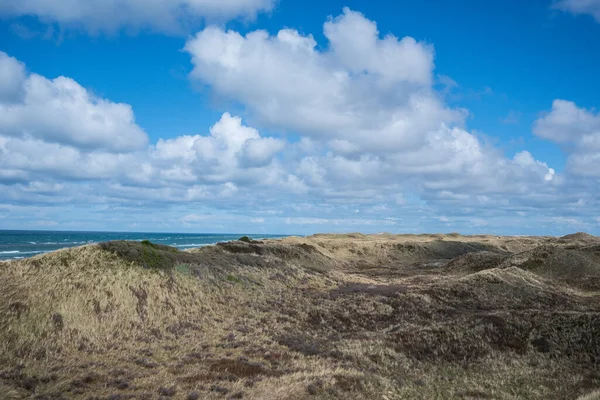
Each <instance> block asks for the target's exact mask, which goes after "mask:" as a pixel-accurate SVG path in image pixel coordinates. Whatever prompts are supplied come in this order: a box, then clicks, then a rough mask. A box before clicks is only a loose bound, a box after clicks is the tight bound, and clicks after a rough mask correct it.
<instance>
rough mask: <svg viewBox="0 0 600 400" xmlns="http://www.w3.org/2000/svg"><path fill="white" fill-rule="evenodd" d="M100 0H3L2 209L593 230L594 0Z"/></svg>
mask: <svg viewBox="0 0 600 400" xmlns="http://www.w3.org/2000/svg"><path fill="white" fill-rule="evenodd" d="M69 4H70V5H69ZM112 4H113V6H110V5H107V4H106V3H105V2H102V1H100V0H92V1H87V2H81V1H79V2H78V1H75V2H67V1H66V0H51V1H42V0H32V1H29V2H27V3H24V4H23V5H19V4H15V3H14V2H12V1H10V0H0V52H2V53H0V72H1V73H0V186H1V187H0V189H1V190H0V228H5V229H42V228H43V229H82V230H124V231H130V230H140V231H182V232H183V231H194V232H259V233H298V234H304V233H314V232H327V231H364V232H382V231H388V232H407V233H412V232H434V231H435V232H444V231H446V232H447V231H461V232H465V233H478V232H491V233H498V234H556V235H560V234H563V233H566V232H573V231H579V230H585V231H589V232H592V233H600V212H599V205H600V191H599V190H598V184H599V183H600V168H598V165H600V114H599V113H598V111H597V109H596V108H597V107H599V106H600V105H599V104H598V95H597V94H598V93H600V80H599V79H598V69H599V67H600V52H599V51H598V50H597V49H598V47H597V43H598V39H600V0H562V1H550V0H533V1H528V2H522V1H515V0H510V1H504V2H495V3H494V2H480V1H466V0H465V1H459V2H453V3H452V4H450V3H449V2H445V1H439V0H435V1H434V0H429V1H423V2H408V1H399V2H394V4H386V3H382V2H364V1H337V0H336V1H321V2H314V1H307V2H291V1H286V0H281V1H278V2H273V1H271V0H230V1H228V2H219V1H215V0H164V1H162V2H156V3H154V5H153V6H148V5H147V3H144V2H143V1H141V0H118V1H115V2H112ZM59 77H62V78H59ZM57 78H59V79H57Z"/></svg>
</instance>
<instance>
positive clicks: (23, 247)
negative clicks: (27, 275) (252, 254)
mask: <svg viewBox="0 0 600 400" xmlns="http://www.w3.org/2000/svg"><path fill="white" fill-rule="evenodd" d="M241 236H248V237H250V238H252V239H263V238H280V237H283V236H282V235H260V234H259V235H252V234H249V235H242V234H210V233H207V234H197V233H127V232H58V231H2V230H0V261H4V260H12V259H20V258H27V257H33V256H36V255H38V254H43V253H48V252H51V251H55V250H58V249H63V248H65V247H76V246H83V245H85V244H90V243H99V242H107V241H111V240H137V241H141V240H149V241H151V242H152V243H157V244H164V245H167V246H173V247H177V248H178V249H181V250H185V249H191V248H195V247H202V246H206V245H210V244H215V243H218V242H227V241H230V240H236V239H239V238H240V237H241Z"/></svg>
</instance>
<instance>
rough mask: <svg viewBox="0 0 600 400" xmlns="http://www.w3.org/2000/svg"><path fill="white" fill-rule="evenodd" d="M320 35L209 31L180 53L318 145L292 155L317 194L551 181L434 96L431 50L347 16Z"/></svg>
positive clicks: (201, 74)
mask: <svg viewBox="0 0 600 400" xmlns="http://www.w3.org/2000/svg"><path fill="white" fill-rule="evenodd" d="M324 34H325V37H326V38H327V40H328V41H329V45H328V47H327V48H325V49H321V48H319V47H318V46H317V43H316V41H315V40H314V38H313V36H312V35H302V34H300V33H299V32H298V31H296V30H293V29H283V30H281V31H279V32H278V33H277V34H276V35H273V36H270V35H269V34H268V33H267V32H265V31H255V32H250V33H248V34H246V35H245V36H242V35H241V34H239V33H237V32H234V31H224V30H223V29H221V28H218V27H208V28H206V29H205V30H203V31H201V32H200V33H198V34H197V35H196V36H195V37H193V38H192V39H190V40H189V41H188V43H187V44H186V46H185V49H186V51H187V52H189V53H190V55H191V56H192V62H193V64H194V70H193V71H192V73H191V78H192V79H194V80H198V81H200V82H202V83H204V84H206V85H209V86H210V87H212V89H213V91H215V92H216V93H218V94H220V95H223V96H226V97H230V98H232V99H233V100H235V101H238V102H240V103H242V104H243V105H244V106H245V107H246V108H247V110H248V111H249V112H251V113H252V115H253V116H254V117H255V119H256V120H258V122H259V123H261V124H263V125H265V126H268V127H270V128H273V129H279V130H282V131H284V132H293V133H297V134H299V135H300V136H301V137H302V138H304V139H309V140H310V141H312V142H313V143H316V145H314V146H304V145H303V146H302V147H303V149H302V150H301V149H300V146H297V148H296V150H297V154H296V159H295V162H296V165H297V167H296V168H295V170H294V174H295V175H296V176H298V177H299V178H300V179H302V181H303V182H305V183H306V184H307V185H308V186H309V188H310V190H311V191H313V192H315V191H320V192H321V194H322V193H329V194H334V193H336V192H337V193H338V194H339V193H343V192H346V193H348V195H349V196H358V192H359V191H361V190H362V191H363V193H369V194H370V195H372V194H373V192H372V191H373V190H374V191H375V192H377V191H379V193H387V194H389V193H391V192H393V191H397V190H398V189H399V187H400V186H401V185H406V184H407V183H409V182H413V183H416V184H417V185H418V186H420V187H421V188H424V189H425V190H445V189H452V190H468V191H472V192H484V193H488V192H493V193H501V192H503V193H507V192H511V193H515V192H521V191H524V190H531V188H533V187H538V186H540V185H545V184H547V183H548V182H550V181H552V180H553V178H554V175H555V173H554V171H553V170H552V169H551V168H549V167H548V166H547V165H546V164H544V163H542V162H539V161H536V160H534V159H533V158H532V157H531V154H529V153H527V152H523V153H520V154H518V155H517V156H516V157H515V158H514V159H512V160H511V159H506V158H505V157H504V156H503V155H501V154H499V152H497V151H496V150H494V149H491V148H488V147H486V146H484V145H483V144H482V143H481V141H480V140H479V139H478V138H477V137H476V136H474V135H473V134H471V133H469V132H468V131H466V130H465V129H464V128H463V125H464V117H465V115H466V112H465V111H464V110H460V109H452V108H449V107H448V106H447V105H446V104H444V102H443V101H442V99H441V96H440V95H439V94H438V93H436V91H435V90H434V89H433V84H434V82H433V79H432V76H433V69H434V63H433V56H434V51H433V47H432V46H431V45H429V44H427V43H421V42H417V41H415V40H414V39H413V38H410V37H405V38H402V39H398V38H396V37H394V36H392V35H387V36H384V37H381V35H380V33H379V31H378V30H377V25H376V24H375V22H373V21H370V20H368V19H367V18H365V16H363V15H362V14H360V13H358V12H354V11H351V10H349V9H347V8H346V9H344V12H343V14H342V15H341V16H339V17H336V18H330V19H329V20H328V21H327V22H326V23H325V25H324ZM444 81H446V82H450V81H449V78H444ZM452 82H453V81H452ZM302 153H304V154H302ZM347 185H351V190H349V188H347V187H346V186H347ZM526 188H529V189H526Z"/></svg>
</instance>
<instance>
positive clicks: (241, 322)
mask: <svg viewBox="0 0 600 400" xmlns="http://www.w3.org/2000/svg"><path fill="white" fill-rule="evenodd" d="M599 248H600V241H599V240H598V239H597V238H594V237H591V238H590V237H589V236H585V235H575V236H573V237H566V238H560V239H554V238H550V237H528V238H498V237H496V236H484V235H481V236H460V235H454V234H453V235H410V236H393V235H389V234H386V235H373V236H369V235H362V234H351V235H335V236H334V235H315V236H313V237H309V238H287V239H283V240H268V241H265V242H264V243H263V242H255V241H251V242H244V241H237V242H231V243H226V244H220V245H217V246H211V247H207V248H202V249H197V250H193V251H189V252H180V251H177V250H175V249H172V248H168V247H163V246H155V245H152V244H148V243H146V244H141V243H131V242H113V243H108V244H102V245H90V246H85V247H81V248H76V249H68V250H61V251H58V252H55V253H52V254H48V255H43V256H39V257H35V258H32V259H28V260H21V261H18V262H10V263H3V264H0V282H2V291H0V398H2V399H4V398H7V399H24V398H39V399H58V398H65V399H88V398H94V399H113V400H116V399H125V398H136V399H143V398H147V399H158V398H174V399H186V398H190V399H193V398H199V399H213V398H214V399H222V398H247V399H304V398H315V399H319V398H320V399H335V398H344V399H364V398H373V399H385V398H387V399H415V398H423V399H453V398H455V399H476V398H478V399H522V398H523V399H524V398H527V399H571V398H572V399H575V398H577V396H584V395H586V394H588V396H591V397H584V399H594V398H597V397H598V394H597V393H596V395H595V396H596V397H593V396H594V395H593V394H589V393H591V392H593V391H594V390H595V389H598V388H599V387H600V373H598V371H599V368H600V293H599V292H598V290H599V288H600V287H599V286H597V283H598V282H599V278H600V260H599V253H600V252H599V251H598V249H599Z"/></svg>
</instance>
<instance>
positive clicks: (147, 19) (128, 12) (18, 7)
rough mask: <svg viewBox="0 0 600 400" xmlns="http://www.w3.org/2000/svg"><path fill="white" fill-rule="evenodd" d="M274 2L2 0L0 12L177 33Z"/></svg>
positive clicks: (102, 27) (249, 13) (108, 28)
mask: <svg viewBox="0 0 600 400" xmlns="http://www.w3.org/2000/svg"><path fill="white" fill-rule="evenodd" d="M273 5H274V1H273V0H152V1H149V0H110V1H107V0H85V1H82V0H19V1H14V0H0V15H5V16H24V15H31V16H36V17H38V18H39V19H40V20H42V21H48V22H57V23H60V24H62V25H65V26H83V27H84V28H86V29H88V30H90V31H93V32H97V31H108V32H114V31H117V30H119V29H121V28H129V29H143V28H151V29H153V30H157V31H161V32H167V33H178V32H181V30H182V29H185V28H186V27H187V26H190V25H193V24H194V23H197V22H198V21H199V20H202V19H218V20H227V19H230V18H236V17H240V16H241V17H253V16H254V15H255V14H256V13H257V12H260V11H269V10H271V9H272V7H273Z"/></svg>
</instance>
